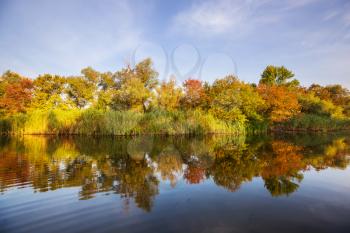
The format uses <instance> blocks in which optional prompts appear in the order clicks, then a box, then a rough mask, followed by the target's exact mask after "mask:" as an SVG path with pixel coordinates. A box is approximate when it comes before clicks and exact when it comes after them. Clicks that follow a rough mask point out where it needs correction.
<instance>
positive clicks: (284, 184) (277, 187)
mask: <svg viewBox="0 0 350 233" xmlns="http://www.w3.org/2000/svg"><path fill="white" fill-rule="evenodd" d="M298 176H300V177H296V178H290V177H284V176H280V177H276V176H274V177H269V178H265V187H266V188H267V189H268V190H269V191H270V193H271V195H272V196H281V195H289V194H291V193H293V192H295V191H296V190H297V189H298V188H299V184H297V182H298V183H300V182H301V180H302V176H301V175H298Z"/></svg>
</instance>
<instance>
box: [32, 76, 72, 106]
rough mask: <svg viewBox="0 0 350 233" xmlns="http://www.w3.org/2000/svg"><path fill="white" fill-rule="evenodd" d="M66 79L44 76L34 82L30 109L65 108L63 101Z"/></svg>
mask: <svg viewBox="0 0 350 233" xmlns="http://www.w3.org/2000/svg"><path fill="white" fill-rule="evenodd" d="M65 84H66V79H65V78H64V77H61V76H59V75H51V74H44V75H40V76H39V77H37V78H36V79H35V80H34V82H33V85H34V91H33V101H32V107H33V108H35V109H53V108H58V107H66V106H65V103H64V99H63V95H64V92H65Z"/></svg>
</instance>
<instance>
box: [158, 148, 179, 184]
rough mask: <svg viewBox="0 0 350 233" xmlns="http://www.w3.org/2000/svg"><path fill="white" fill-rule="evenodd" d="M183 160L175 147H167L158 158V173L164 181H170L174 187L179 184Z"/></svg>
mask: <svg viewBox="0 0 350 233" xmlns="http://www.w3.org/2000/svg"><path fill="white" fill-rule="evenodd" d="M182 163H183V162H182V158H181V156H180V153H179V152H178V151H177V150H176V149H175V148H174V146H167V147H166V148H165V149H164V150H163V151H162V152H161V153H160V154H159V156H158V157H157V165H158V167H157V171H158V172H160V175H161V177H162V179H163V180H169V181H170V184H171V186H172V187H175V185H176V183H177V178H178V174H180V173H181V172H182Z"/></svg>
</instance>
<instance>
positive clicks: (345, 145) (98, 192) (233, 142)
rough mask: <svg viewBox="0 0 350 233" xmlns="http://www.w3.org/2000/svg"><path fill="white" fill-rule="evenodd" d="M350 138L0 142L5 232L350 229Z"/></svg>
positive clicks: (1, 226)
mask: <svg viewBox="0 0 350 233" xmlns="http://www.w3.org/2000/svg"><path fill="white" fill-rule="evenodd" d="M349 163H350V136H349V135H338V134H335V135H294V136H291V135H284V136H281V135H280V136H255V137H247V138H245V137H238V138H237V137H230V136H206V137H151V136H141V137H120V138H118V137H113V138H112V137H105V138H92V137H72V138H59V137H42V136H25V137H20V138H8V137H2V138H0V232H43V233H50V232H60V233H61V232H98V233H100V232H125V233H129V232H145V233H147V232H152V233H153V232H194V233H198V232H293V233H294V232H318V233H320V232H350V220H349V216H350V169H349V168H348V165H349Z"/></svg>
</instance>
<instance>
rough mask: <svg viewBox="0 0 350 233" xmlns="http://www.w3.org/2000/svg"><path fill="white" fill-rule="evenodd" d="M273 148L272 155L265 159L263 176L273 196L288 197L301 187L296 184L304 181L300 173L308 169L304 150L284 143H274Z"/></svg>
mask: <svg viewBox="0 0 350 233" xmlns="http://www.w3.org/2000/svg"><path fill="white" fill-rule="evenodd" d="M271 146H272V153H269V154H267V155H266V156H265V158H264V159H265V161H266V166H264V168H263V170H262V172H261V176H262V178H263V179H264V180H265V187H266V188H267V189H268V190H269V191H270V193H271V194H272V195H273V196H279V195H284V194H286V195H288V194H290V193H292V192H294V191H296V190H297V189H298V187H299V185H298V184H296V183H295V182H299V183H300V182H301V180H302V179H303V175H302V174H301V173H299V171H301V170H304V169H306V164H305V163H304V162H303V156H302V155H301V151H302V148H301V147H298V146H295V145H292V144H290V143H287V142H283V141H274V142H272V144H271ZM293 181H294V182H293Z"/></svg>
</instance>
